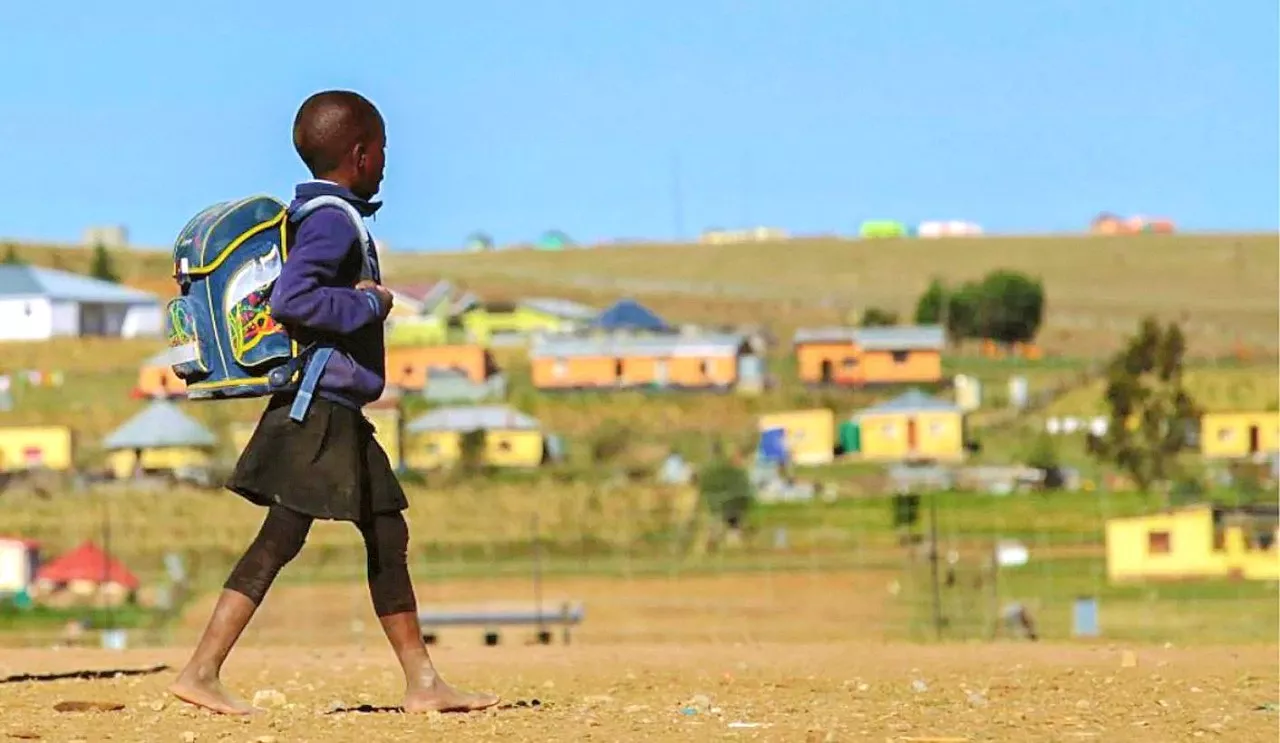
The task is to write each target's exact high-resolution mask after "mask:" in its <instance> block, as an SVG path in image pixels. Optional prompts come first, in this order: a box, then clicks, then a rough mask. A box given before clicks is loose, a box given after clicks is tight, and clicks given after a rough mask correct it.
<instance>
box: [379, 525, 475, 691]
mask: <svg viewBox="0 0 1280 743" xmlns="http://www.w3.org/2000/svg"><path fill="white" fill-rule="evenodd" d="M359 526H360V534H361V536H363V537H364V547H365V555H366V557H367V563H368V569H369V593H370V595H371V596H372V598H373V609H374V611H375V612H376V613H377V614H378V619H379V621H381V623H382V631H383V632H385V633H386V635H387V639H388V640H390V641H391V647H392V649H393V650H394V651H395V653H396V658H397V659H398V660H399V661H400V667H401V668H402V669H404V680H405V695H404V708H405V711H406V712H430V711H437V712H469V711H472V710H478V709H485V708H486V707H492V706H493V705H495V704H497V703H498V697H496V696H494V695H492V694H473V693H468V692H464V691H459V690H457V689H454V688H452V687H450V686H449V685H448V684H446V683H445V682H444V680H443V679H441V678H440V676H439V674H437V673H436V669H435V666H433V665H432V663H431V656H430V655H429V654H428V653H427V646H426V645H425V644H424V643H423V642H422V628H421V627H420V626H419V625H418V602H417V599H416V598H415V597H414V595H413V583H412V581H410V579H409V565H408V550H409V526H408V524H406V523H405V520H404V516H403V515H402V514H400V513H399V512H395V513H386V514H378V515H375V516H371V517H369V518H367V519H366V520H365V522H364V523H362V524H360V525H359Z"/></svg>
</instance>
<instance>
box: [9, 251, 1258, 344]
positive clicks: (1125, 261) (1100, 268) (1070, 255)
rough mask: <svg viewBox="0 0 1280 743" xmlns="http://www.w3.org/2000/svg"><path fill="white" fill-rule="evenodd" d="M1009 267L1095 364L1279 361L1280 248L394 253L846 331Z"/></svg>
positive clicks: (704, 315)
mask: <svg viewBox="0 0 1280 743" xmlns="http://www.w3.org/2000/svg"><path fill="white" fill-rule="evenodd" d="M18 252H19V255H20V256H21V257H22V258H23V259H25V260H28V261H31V262H33V263H36V264H41V265H51V264H53V263H54V262H55V261H56V262H58V263H60V264H61V265H62V266H64V267H66V268H68V269H71V270H81V271H83V270H85V269H86V268H87V266H88V263H89V257H90V251H88V250H85V249H83V248H67V247H61V248H57V247H48V246H19V248H18ZM116 258H117V260H116V263H117V267H118V269H119V271H120V273H121V275H122V277H123V278H124V280H125V281H126V282H128V283H130V284H132V285H135V286H138V287H140V288H145V289H148V290H152V291H156V292H159V293H163V294H169V293H171V292H172V286H171V282H170V281H169V279H168V278H167V277H168V275H169V272H170V270H171V269H170V266H169V258H168V255H167V253H166V252H164V251H131V252H127V253H126V252H122V253H120V254H119V255H117V256H116ZM995 268H1012V269H1017V270H1020V271H1025V272H1027V273H1029V274H1032V275H1035V276H1038V277H1040V278H1041V279H1042V280H1043V281H1044V285H1045V291H1046V294H1047V316H1046V322H1045V327H1044V329H1043V331H1042V333H1041V337H1040V342H1041V345H1042V346H1044V347H1045V348H1046V349H1047V350H1048V351H1050V352H1054V353H1060V354H1065V355H1070V356H1076V357H1085V358H1096V357H1098V356H1100V355H1102V354H1104V353H1106V352H1109V351H1111V350H1113V349H1114V348H1115V347H1116V346H1117V345H1118V344H1119V343H1120V341H1121V340H1122V339H1123V338H1124V337H1125V336H1126V335H1127V334H1129V333H1131V332H1132V330H1133V329H1134V327H1135V326H1136V325H1137V321H1138V319H1139V318H1141V317H1142V316H1143V315H1145V314H1148V313H1155V314H1157V315H1160V316H1161V317H1164V318H1169V319H1179V320H1182V321H1183V322H1184V329H1185V330H1186V332H1187V335H1188V337H1189V340H1190V343H1191V349H1192V352H1193V353H1194V354H1196V355H1201V356H1213V355H1220V354H1224V353H1228V352H1230V351H1232V350H1233V349H1235V348H1236V347H1237V346H1241V345H1243V346H1246V347H1250V348H1253V349H1255V350H1256V351H1262V352H1266V351H1271V350H1274V349H1275V348H1276V347H1277V338H1278V337H1280V316H1278V313H1277V297H1280V252H1278V251H1277V236H1276V235H1136V236H1123V237H1093V236H1061V237H984V238H965V239H951V240H888V241H876V240H873V241H865V240H849V239H839V238H830V239H797V240H787V241H781V242H764V243H750V244H741V245H628V246H626V247H601V248H596V249H591V250H570V251H565V252H543V251H532V250H523V251H503V252H497V253H487V254H436V253H408V252H405V253H398V254H393V255H392V257H391V259H390V260H389V261H388V266H387V267H386V271H385V272H384V273H385V274H386V276H387V277H388V283H392V284H394V283H397V282H403V283H416V282H420V281H423V280H426V279H437V278H449V279H452V280H455V281H456V282H458V283H461V284H462V285H464V286H466V287H467V288H469V289H471V290H473V291H477V292H479V293H480V294H481V295H482V296H485V297H490V298H494V299H512V298H518V297H521V296H532V295H557V296H563V297H566V298H570V299H577V300H579V301H586V302H590V303H595V304H604V303H606V302H610V301H612V300H615V299H617V298H619V297H622V296H631V297H634V298H637V299H640V300H642V301H644V302H646V303H648V304H650V305H651V306H652V307H653V308H654V309H656V310H657V311H659V312H661V313H663V314H664V315H666V316H667V317H668V319H670V320H671V321H674V322H695V323H746V322H751V323H765V324H768V325H769V326H771V327H772V328H773V329H774V330H775V332H777V333H778V334H779V336H780V338H781V339H783V340H786V339H787V338H788V337H789V335H790V333H791V331H793V330H794V329H795V328H796V327H799V326H804V325H813V324H829V323H839V322H843V321H845V320H846V318H847V316H848V315H849V313H850V312H851V311H855V310H859V309H862V308H865V307H868V306H880V307H886V308H889V309H894V310H898V311H900V312H902V313H903V314H904V315H907V316H909V315H910V313H911V311H912V309H913V308H914V303H915V300H916V298H917V297H918V296H919V295H920V293H921V292H922V291H923V290H924V288H925V286H926V285H927V284H928V282H929V281H930V279H931V278H933V277H935V276H936V277H940V278H942V279H943V280H946V281H951V282H958V281H961V280H964V279H969V278H975V277H978V276H981V275H982V274H984V273H986V272H987V271H990V270H992V269H995Z"/></svg>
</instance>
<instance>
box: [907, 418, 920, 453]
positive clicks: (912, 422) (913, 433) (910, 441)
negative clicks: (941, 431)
mask: <svg viewBox="0 0 1280 743" xmlns="http://www.w3.org/2000/svg"><path fill="white" fill-rule="evenodd" d="M919 439H920V435H919V431H917V430H916V419H915V418H908V419H907V451H915V450H916V449H917V448H918V447H919V445H920V441H919Z"/></svg>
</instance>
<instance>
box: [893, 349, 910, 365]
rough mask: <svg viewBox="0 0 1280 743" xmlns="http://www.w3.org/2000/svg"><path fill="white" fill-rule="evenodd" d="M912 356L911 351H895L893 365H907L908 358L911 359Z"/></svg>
mask: <svg viewBox="0 0 1280 743" xmlns="http://www.w3.org/2000/svg"><path fill="white" fill-rule="evenodd" d="M910 355H911V352H910V351H894V352H893V363H895V364H905V363H907V357H909V356H910Z"/></svg>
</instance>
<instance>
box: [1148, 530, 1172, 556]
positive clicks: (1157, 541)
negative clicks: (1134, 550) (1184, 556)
mask: <svg viewBox="0 0 1280 743" xmlns="http://www.w3.org/2000/svg"><path fill="white" fill-rule="evenodd" d="M1170 549H1171V546H1170V539H1169V532H1167V531H1149V532H1147V554H1149V555H1167V554H1169V552H1170Z"/></svg>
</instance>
